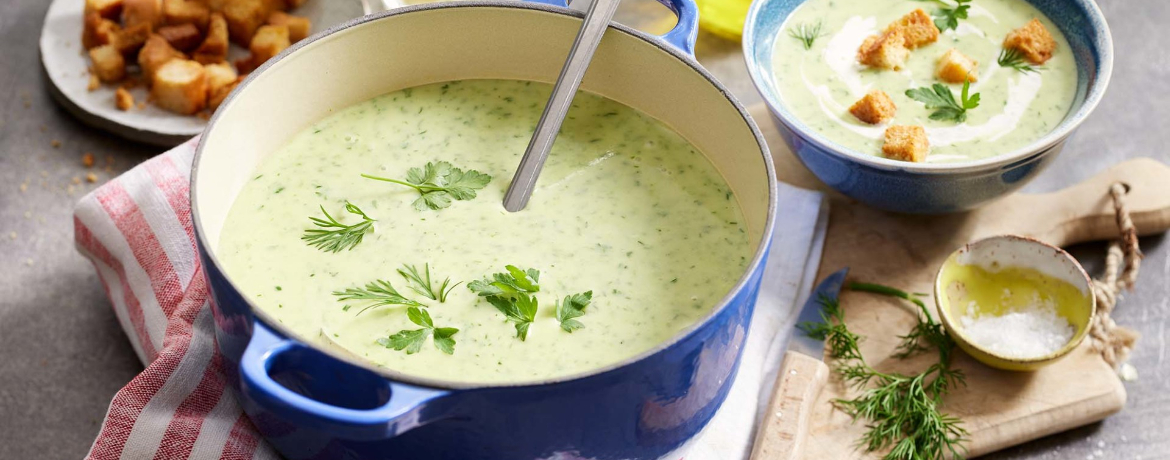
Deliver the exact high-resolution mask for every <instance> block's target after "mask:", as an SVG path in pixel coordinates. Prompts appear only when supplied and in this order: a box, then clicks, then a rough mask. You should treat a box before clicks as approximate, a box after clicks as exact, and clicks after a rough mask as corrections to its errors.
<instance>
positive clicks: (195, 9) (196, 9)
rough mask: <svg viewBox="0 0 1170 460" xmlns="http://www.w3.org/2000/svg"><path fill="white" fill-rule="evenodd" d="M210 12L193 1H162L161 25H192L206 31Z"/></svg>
mask: <svg viewBox="0 0 1170 460" xmlns="http://www.w3.org/2000/svg"><path fill="white" fill-rule="evenodd" d="M210 17H211V10H210V9H208V8H207V5H204V4H202V3H200V2H198V1H194V0H163V23H165V24H167V25H171V26H174V25H180V24H193V25H195V27H198V28H199V30H206V29H207V21H208V20H209V19H210Z"/></svg>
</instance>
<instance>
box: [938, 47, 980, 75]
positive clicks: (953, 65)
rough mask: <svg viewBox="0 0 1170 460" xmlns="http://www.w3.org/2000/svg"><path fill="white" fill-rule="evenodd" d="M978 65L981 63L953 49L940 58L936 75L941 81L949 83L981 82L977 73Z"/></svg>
mask: <svg viewBox="0 0 1170 460" xmlns="http://www.w3.org/2000/svg"><path fill="white" fill-rule="evenodd" d="M978 65H979V63H978V62H976V61H975V60H974V59H971V58H969V57H967V56H966V55H964V54H963V53H960V52H959V50H957V49H954V48H951V49H949V50H947V52H946V53H943V55H942V57H940V58H938V65H937V66H936V68H935V74H936V75H938V79H939V80H942V81H945V82H947V83H963V82H967V81H970V82H976V81H979V75H977V74H976V72H975V70H976V67H977V66H978Z"/></svg>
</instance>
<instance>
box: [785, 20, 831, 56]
mask: <svg viewBox="0 0 1170 460" xmlns="http://www.w3.org/2000/svg"><path fill="white" fill-rule="evenodd" d="M822 29H824V24H823V23H821V21H817V22H815V23H812V24H809V23H806V22H802V23H800V24H796V25H794V26H792V27H789V28H788V36H790V37H792V38H795V39H797V40H799V41H800V44H801V45H804V49H806V50H809V49H812V47H813V43H815V42H816V41H817V39H818V38H821V37H823V36H825V34H824V33H823V32H822Z"/></svg>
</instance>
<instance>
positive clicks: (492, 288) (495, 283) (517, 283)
mask: <svg viewBox="0 0 1170 460" xmlns="http://www.w3.org/2000/svg"><path fill="white" fill-rule="evenodd" d="M504 268H505V269H507V270H508V273H496V274H494V275H492V279H486V278H485V279H483V280H478V281H472V282H471V283H468V284H467V288H468V289H471V292H474V293H476V294H479V296H480V297H488V296H501V295H503V296H511V295H515V294H518V293H525V292H538V291H540V271H539V270H537V269H535V268H529V269H528V270H521V269H519V268H517V267H516V266H515V265H508V266H506V267H504Z"/></svg>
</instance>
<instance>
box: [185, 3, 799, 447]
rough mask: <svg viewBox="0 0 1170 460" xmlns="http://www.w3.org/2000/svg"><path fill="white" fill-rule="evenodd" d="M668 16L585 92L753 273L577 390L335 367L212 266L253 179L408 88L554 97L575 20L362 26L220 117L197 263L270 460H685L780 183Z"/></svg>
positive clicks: (207, 140) (411, 17) (757, 262)
mask: <svg viewBox="0 0 1170 460" xmlns="http://www.w3.org/2000/svg"><path fill="white" fill-rule="evenodd" d="M669 6H671V8H672V9H673V10H674V11H675V12H676V13H677V14H678V15H679V17H680V20H679V25H678V26H677V27H676V28H675V29H674V30H673V31H672V32H670V33H668V34H667V35H664V36H662V37H655V36H650V35H646V34H643V33H640V32H637V31H634V30H631V29H628V28H625V27H622V26H618V25H613V26H612V27H611V29H610V30H609V31H608V32H607V34H606V37H605V39H604V40H603V41H602V43H601V46H600V47H599V48H598V51H597V54H596V55H595V56H594V60H593V63H592V65H591V66H590V69H589V72H588V74H587V75H586V78H585V81H584V82H583V84H582V89H584V90H587V91H591V92H594V93H597V94H601V95H603V96H606V97H609V98H611V99H614V100H617V101H619V102H622V103H625V104H627V105H629V106H631V107H634V108H636V109H639V110H641V111H642V112H644V113H647V114H649V115H650V116H653V117H655V118H658V119H660V120H662V121H663V122H664V123H666V124H667V125H669V126H671V127H673V128H674V129H675V130H677V131H678V132H679V133H681V134H682V135H683V136H684V137H686V138H687V139H688V140H690V141H691V142H692V143H693V144H694V145H695V146H697V147H698V148H699V150H701V151H702V152H704V154H706V155H707V157H708V158H709V159H710V160H711V161H712V162H713V163H714V164H715V166H716V167H717V168H718V169H719V170H720V171H721V172H722V173H723V175H724V177H725V178H727V179H728V185H729V186H730V187H731V188H732V190H733V192H734V194H735V197H736V198H737V199H738V200H739V202H740V205H741V208H742V209H743V210H744V217H745V219H744V221H745V224H747V228H748V234H749V237H750V241H752V244H753V245H754V246H753V250H752V251H753V252H752V258H751V262H750V263H749V264H748V268H747V269H746V270H745V271H744V272H743V273H742V275H741V276H740V278H739V280H738V282H737V283H736V285H735V286H734V287H732V289H731V291H730V292H729V293H728V294H727V295H726V296H725V297H724V298H723V299H721V300H720V302H719V303H718V304H717V305H714V306H713V307H712V309H711V311H710V313H709V314H708V315H707V316H706V317H705V318H704V319H702V320H701V321H699V322H697V323H696V324H694V325H692V326H690V327H688V328H686V329H685V330H682V331H680V332H679V333H678V334H676V335H675V336H674V337H673V338H671V339H670V340H668V341H666V342H665V343H662V344H660V345H659V346H657V347H655V348H653V349H651V350H647V351H645V352H643V353H641V354H639V355H637V356H635V357H633V358H630V359H627V360H625V361H623V362H620V363H616V364H613V365H610V366H607V367H604V368H601V369H597V370H595V371H592V372H587V373H583V374H579V375H573V376H569V377H563V378H556V379H547V380H543V381H536V382H531V381H530V382H524V383H521V384H482V385H478V384H469V383H463V382H448V381H441V380H434V379H425V378H418V377H415V376H411V375H406V374H402V373H398V372H395V371H392V370H389V369H384V368H375V367H369V366H367V365H366V364H363V362H362V361H360V360H357V359H354V358H353V357H352V356H349V355H347V354H345V352H344V351H343V350H336V349H332V348H327V347H325V346H318V345H313V344H314V343H317V342H316V341H313V340H310V338H307V337H299V336H298V335H297V333H295V332H294V331H292V330H289V329H287V328H285V327H284V326H282V325H281V323H280V321H279V320H278V319H276V318H273V317H272V316H270V315H268V314H267V313H266V312H264V311H263V310H260V309H257V308H255V306H254V305H252V303H251V302H250V301H249V300H248V299H247V298H246V297H245V296H244V295H243V294H242V293H241V290H240V288H239V286H238V285H236V284H234V283H233V279H232V274H231V273H230V272H225V271H224V269H223V266H222V265H220V263H219V262H218V258H217V256H216V249H215V248H216V245H217V244H216V243H218V241H219V235H220V232H221V230H222V228H223V226H224V223H225V221H226V218H227V217H226V216H227V212H228V210H229V209H230V207H231V204H232V202H233V201H234V200H235V196H236V195H237V194H238V193H239V191H240V189H241V188H242V187H243V186H244V184H245V183H246V182H247V181H248V180H249V179H250V178H251V176H252V172H253V171H254V170H255V167H256V165H258V164H259V163H260V162H261V161H263V159H264V157H265V156H267V155H268V154H270V153H272V152H273V151H275V150H276V149H278V148H279V147H280V146H281V145H282V144H283V143H284V142H286V141H287V139H288V138H289V137H291V136H292V135H294V134H296V133H297V132H299V131H300V130H301V129H303V128H304V127H306V126H308V125H310V124H311V123H313V122H315V121H316V120H318V119H320V118H321V117H323V116H326V115H328V114H329V113H331V112H333V111H335V110H338V109H340V108H344V107H347V106H349V105H352V104H354V103H356V102H360V101H363V100H366V99H368V98H370V97H373V96H376V95H380V94H384V93H386V92H389V91H394V90H397V89H401V88H405V87H411V86H417V85H422V84H427V83H433V82H438V81H449V80H458V79H476V78H502V79H517V80H536V81H546V82H548V81H552V80H555V79H556V77H557V74H558V73H559V71H560V68H561V65H562V64H563V62H564V59H565V54H564V53H565V50H567V49H568V45H569V43H570V42H571V40H572V39H573V37H574V36H575V35H576V33H577V30H578V29H579V28H580V24H581V20H580V18H581V16H582V15H581V14H580V13H577V12H573V11H570V10H568V9H566V8H564V7H563V6H553V5H547V4H545V5H542V4H535V3H529V4H524V3H518V2H510V1H486V2H482V1H467V2H452V3H441V4H430V5H424V6H414V7H407V8H401V9H396V10H393V11H390V12H387V13H383V14H380V15H376V16H370V17H366V18H361V19H358V20H355V21H353V22H350V23H348V24H344V25H341V26H338V27H336V28H334V29H331V30H329V31H327V32H324V33H322V34H319V35H317V36H314V37H312V38H310V39H307V40H305V41H303V42H301V43H298V44H297V45H296V46H294V47H293V48H291V49H289V50H286V51H285V52H284V53H282V54H281V55H280V56H278V57H277V58H275V59H273V60H272V61H270V62H268V63H267V64H265V65H264V66H263V67H261V69H260V70H258V71H257V72H255V73H253V74H252V75H251V76H250V77H249V78H248V79H247V80H246V81H245V82H244V83H242V84H241V86H240V87H238V88H237V89H236V90H235V91H234V92H233V95H232V96H231V97H230V98H229V99H228V100H227V101H226V102H225V103H224V104H223V105H222V106H221V107H220V108H219V110H218V111H217V112H216V115H215V117H214V118H213V119H212V120H211V121H210V123H209V125H208V128H207V131H206V132H205V133H204V135H203V138H202V140H201V142H200V145H199V150H198V152H197V154H196V158H195V167H194V172H193V175H192V186H191V195H192V211H193V215H194V219H195V229H196V233H197V242H198V249H199V254H200V257H201V260H202V262H203V267H204V272H205V274H206V277H207V279H208V281H209V284H210V286H211V293H212V300H213V301H212V311H213V313H214V316H215V322H216V340H217V344H218V346H219V349H220V351H221V354H222V356H223V359H224V363H225V365H224V367H225V369H227V372H228V374H229V376H228V377H229V382H230V383H231V384H232V385H233V386H234V387H235V388H236V389H237V390H238V394H239V396H240V398H239V399H240V401H241V403H242V405H243V407H244V410H245V412H246V413H247V414H248V416H249V417H250V418H251V419H252V421H253V422H255V425H256V427H257V428H258V429H259V430H260V432H261V433H262V434H263V435H264V437H265V438H266V439H267V441H268V442H269V443H271V444H272V445H273V446H274V447H275V448H276V449H277V450H279V451H280V453H281V454H283V455H284V456H285V457H287V458H290V459H310V458H312V459H401V460H443V459H449V460H477V459H485V460H496V459H499V460H536V459H554V458H555V459H558V460H560V459H563V460H570V459H577V458H583V459H656V458H670V459H671V460H677V459H678V458H680V457H681V455H682V454H681V453H680V452H681V450H682V449H683V448H684V447H685V445H686V443H687V441H689V440H691V439H692V438H693V437H694V436H695V434H696V433H697V432H698V431H699V430H700V429H701V428H702V427H703V426H705V425H706V424H707V422H708V421H709V420H710V419H711V417H712V416H713V415H714V414H715V411H716V409H718V407H719V406H720V404H721V403H722V402H723V400H724V398H725V397H726V396H727V393H728V391H729V390H730V388H731V385H732V383H733V382H734V380H735V378H734V377H735V371H736V369H737V366H738V363H739V355H740V351H741V350H742V349H743V345H744V341H745V339H746V337H747V331H748V326H749V322H750V319H751V315H752V310H753V308H754V304H755V299H756V295H757V293H758V291H759V286H760V280H761V277H762V272H763V260H764V258H765V257H766V255H767V252H768V247H769V246H770V242H771V234H772V227H773V223H774V221H775V216H774V211H773V210H774V209H775V205H776V177H775V173H774V171H773V166H772V161H771V157H770V156H769V154H768V150H767V147H766V145H765V143H764V141H763V138H762V137H761V136H760V133H759V130H758V129H757V128H756V126H755V125H754V124H753V122H752V121H751V119H750V117H748V115H747V112H746V110H744V108H743V107H742V106H741V105H740V104H739V103H738V102H736V101H735V99H733V98H732V97H731V96H730V95H729V94H728V92H727V90H726V89H725V88H724V87H722V86H721V85H720V84H719V83H718V82H716V81H715V80H714V79H713V78H712V77H711V75H710V74H708V73H707V72H706V71H704V70H703V69H702V67H700V66H699V65H698V64H697V63H696V62H695V60H694V58H693V55H692V50H693V45H694V40H695V25H696V19H697V18H696V9H695V5H694V4H693V3H692V2H691V1H690V0H672V1H671V2H670V5H669ZM680 94H681V95H685V97H678V95H680ZM469 154H473V153H469ZM307 206H310V207H311V206H314V205H313V204H307ZM541 236H542V237H544V238H556V237H557V235H555V234H550V235H541ZM294 237H295V236H294ZM696 249H701V248H696ZM549 353H550V356H549V359H556V354H555V352H554V351H553V350H550V351H549Z"/></svg>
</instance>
